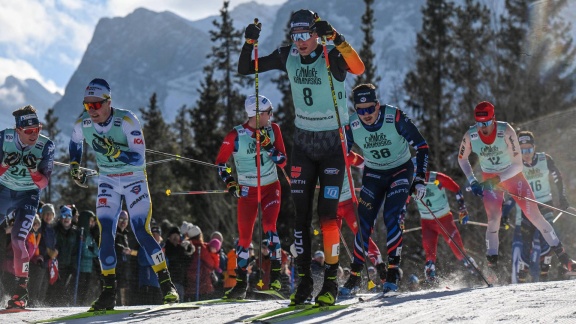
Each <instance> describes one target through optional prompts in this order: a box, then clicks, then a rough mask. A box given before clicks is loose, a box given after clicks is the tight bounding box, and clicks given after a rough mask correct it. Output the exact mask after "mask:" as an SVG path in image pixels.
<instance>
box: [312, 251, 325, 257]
mask: <svg viewBox="0 0 576 324" xmlns="http://www.w3.org/2000/svg"><path fill="white" fill-rule="evenodd" d="M314 257H315V258H323V257H324V252H322V251H316V252H314Z"/></svg>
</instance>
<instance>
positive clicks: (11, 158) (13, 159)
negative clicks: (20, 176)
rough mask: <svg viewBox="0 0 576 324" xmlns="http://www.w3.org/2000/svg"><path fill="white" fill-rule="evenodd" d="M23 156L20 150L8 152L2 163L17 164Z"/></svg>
mask: <svg viewBox="0 0 576 324" xmlns="http://www.w3.org/2000/svg"><path fill="white" fill-rule="evenodd" d="M21 157H22V156H21V155H20V153H18V152H11V153H8V154H6V156H5V157H4V161H2V164H4V165H5V166H15V165H16V164H18V163H20V158H21Z"/></svg>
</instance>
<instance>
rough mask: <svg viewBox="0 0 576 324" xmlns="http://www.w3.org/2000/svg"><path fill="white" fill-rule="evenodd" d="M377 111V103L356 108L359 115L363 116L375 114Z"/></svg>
mask: <svg viewBox="0 0 576 324" xmlns="http://www.w3.org/2000/svg"><path fill="white" fill-rule="evenodd" d="M375 111H376V105H373V106H370V107H366V108H357V109H356V112H357V113H358V115H361V116H364V115H370V114H373V113H374V112H375Z"/></svg>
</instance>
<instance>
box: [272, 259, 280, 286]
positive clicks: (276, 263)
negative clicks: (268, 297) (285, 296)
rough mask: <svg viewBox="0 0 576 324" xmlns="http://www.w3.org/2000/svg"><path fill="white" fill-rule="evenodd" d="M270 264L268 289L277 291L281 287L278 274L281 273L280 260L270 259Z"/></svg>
mask: <svg viewBox="0 0 576 324" xmlns="http://www.w3.org/2000/svg"><path fill="white" fill-rule="evenodd" d="M270 263H271V266H270V289H272V290H276V291H279V290H280V289H281V288H282V281H281V279H280V275H281V273H282V261H280V260H271V262H270Z"/></svg>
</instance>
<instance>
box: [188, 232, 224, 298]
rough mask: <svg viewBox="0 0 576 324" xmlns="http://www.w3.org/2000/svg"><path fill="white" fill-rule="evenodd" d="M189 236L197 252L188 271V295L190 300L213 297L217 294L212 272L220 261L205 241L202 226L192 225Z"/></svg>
mask: <svg viewBox="0 0 576 324" xmlns="http://www.w3.org/2000/svg"><path fill="white" fill-rule="evenodd" d="M188 237H190V242H192V244H193V245H194V247H195V249H196V253H194V254H193V255H192V260H191V261H190V265H189V266H188V271H187V272H186V276H187V280H188V285H187V286H186V296H187V298H188V299H190V300H204V299H210V298H213V297H215V294H214V285H213V284H212V278H211V273H212V271H214V270H216V269H217V268H218V263H217V262H216V261H215V259H214V258H213V257H212V255H211V254H210V251H209V249H208V244H207V243H206V242H204V237H203V234H202V231H201V230H200V227H198V226H196V225H193V226H190V228H189V229H188Z"/></svg>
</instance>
